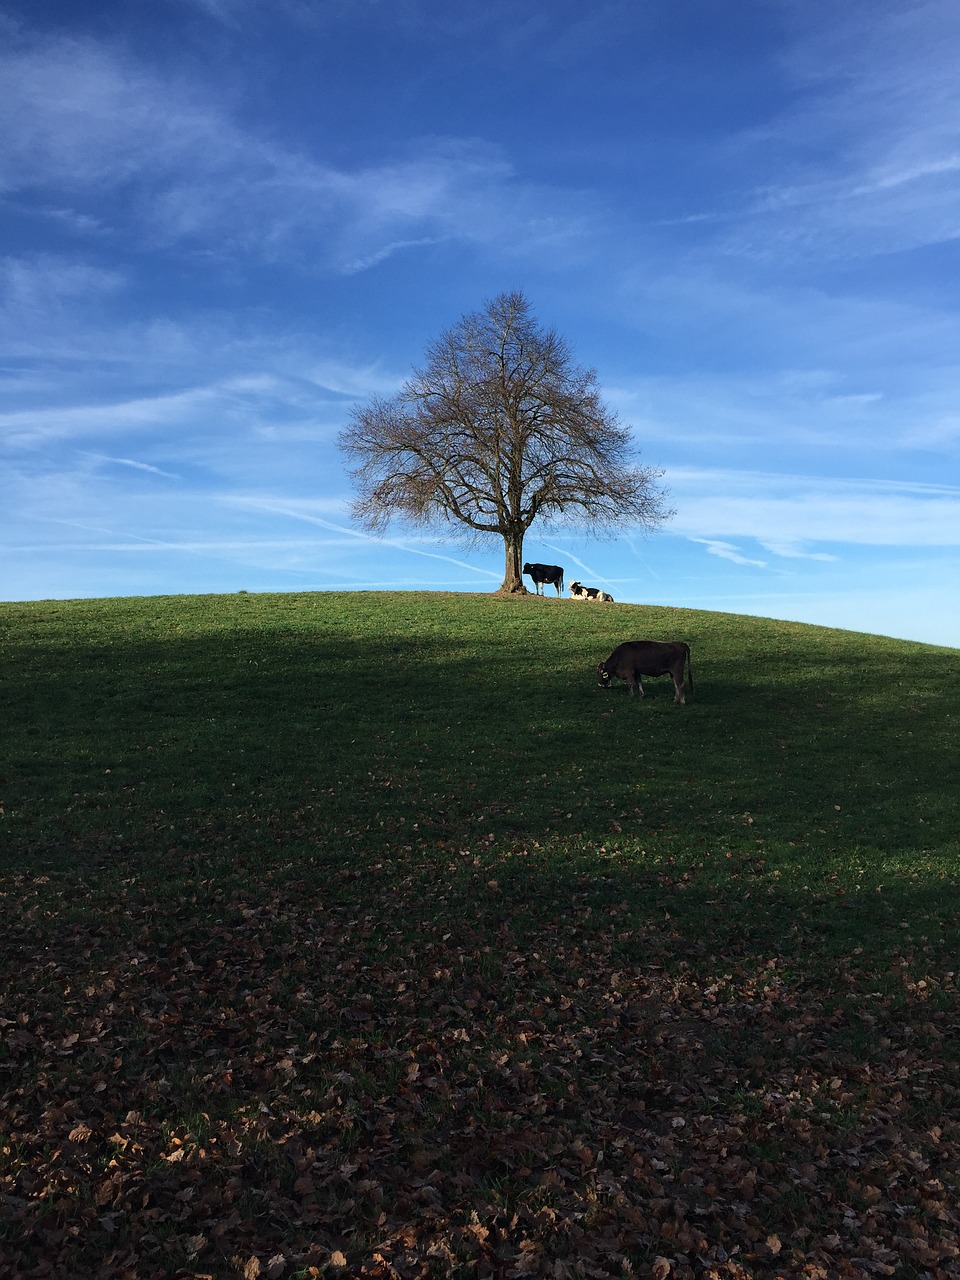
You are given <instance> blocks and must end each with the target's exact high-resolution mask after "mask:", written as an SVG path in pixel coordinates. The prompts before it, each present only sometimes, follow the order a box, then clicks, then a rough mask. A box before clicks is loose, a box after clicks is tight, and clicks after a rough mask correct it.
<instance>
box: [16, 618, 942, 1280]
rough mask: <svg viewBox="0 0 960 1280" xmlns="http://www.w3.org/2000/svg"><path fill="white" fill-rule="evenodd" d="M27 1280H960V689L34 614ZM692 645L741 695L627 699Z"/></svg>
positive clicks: (868, 674)
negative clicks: (603, 676)
mask: <svg viewBox="0 0 960 1280" xmlns="http://www.w3.org/2000/svg"><path fill="white" fill-rule="evenodd" d="M0 638H2V647H3V652H2V660H3V666H2V676H0V678H2V690H0V693H2V703H3V719H4V725H3V736H2V753H3V754H2V759H0V804H2V816H0V824H2V825H0V840H2V849H0V873H2V879H0V892H2V894H3V897H2V898H0V909H2V932H0V957H2V960H0V981H2V1006H0V1032H2V1040H0V1044H2V1047H0V1195H2V1197H3V1200H2V1204H3V1211H2V1212H0V1276H7V1275H9V1276H13V1275H21V1274H28V1273H29V1274H35V1275H37V1276H43V1275H51V1276H53V1275H71V1276H82V1275H96V1276H105V1277H111V1276H118V1277H119V1276H136V1277H138V1278H139V1277H147V1276H216V1277H220V1276H233V1275H243V1276H247V1277H256V1276H271V1277H279V1276H309V1275H320V1274H331V1275H337V1274H339V1275H360V1274H365V1275H375V1276H399V1277H408V1276H410V1277H413V1276H428V1275H437V1276H442V1275H453V1274H463V1275H471V1276H524V1275H544V1276H557V1277H565V1276H620V1275H630V1274H635V1275H639V1276H649V1275H653V1276H656V1277H658V1278H659V1280H663V1278H664V1277H666V1276H668V1275H673V1276H678V1277H699V1276H716V1277H731V1278H737V1277H775V1276H783V1277H792V1276H811V1277H814V1276H819V1277H824V1278H827V1277H833V1276H838V1275H850V1276H875V1275H895V1276H918V1277H920V1276H922V1277H927V1276H929V1277H933V1278H934V1280H939V1278H940V1277H949V1276H954V1275H956V1274H958V1270H960V1216H958V1212H957V1208H956V1206H957V1204H958V1201H960V1195H958V1187H957V1171H958V1169H960V1147H958V1136H960V1128H958V1121H960V1092H958V1089H960V1073H958V1063H957V1052H958V1051H957V1043H958V1042H957V1032H958V1030H960V1027H958V1023H960V1014H958V1007H957V992H956V983H955V979H956V972H955V970H956V968H957V961H958V940H960V927H958V926H960V894H958V884H957V881H958V872H960V867H958V853H960V846H958V832H960V787H958V785H957V782H956V779H957V778H958V777H960V743H958V733H957V729H958V717H960V654H958V653H957V652H956V651H954V650H946V649H934V648H931V647H927V646H922V645H916V644H909V643H905V642H899V641H893V640H887V639H883V638H879V637H872V636H865V635H856V634H852V633H849V632H837V631H828V630H823V629H819V628H813V627H806V626H801V625H795V624H789V623H778V622H772V621H767V620H762V619H754V618H744V617H738V616H733V615H723V614H716V613H702V612H695V611H688V610H673V609H666V608H645V607H639V606H629V605H595V604H584V603H580V602H573V601H570V600H560V601H558V600H556V599H550V598H547V599H537V598H532V597H531V598H526V599H519V600H515V599H498V598H494V597H486V596H468V595H442V594H431V593H425V594H417V593H343V594H339V593H323V594H302V595H277V596H263V595H247V594H239V595H236V596H217V597H171V598H151V599H139V600H138V599H122V600H108V601H72V602H47V603H42V604H22V605H2V606H0ZM625 639H681V640H686V641H687V642H688V643H689V644H690V646H691V650H692V659H693V674H694V679H695V682H696V692H695V694H694V696H693V697H692V698H691V697H690V696H689V694H688V703H687V705H686V706H684V707H680V706H677V705H675V704H674V702H673V700H672V687H671V686H670V683H669V680H668V679H667V678H663V679H659V680H650V681H648V682H647V690H648V696H647V697H646V698H645V699H643V700H641V699H638V698H630V697H629V696H628V694H627V692H626V689H625V687H624V686H622V685H621V686H618V687H615V688H614V689H613V690H611V691H604V690H601V689H599V688H598V687H597V684H596V680H595V667H596V663H597V662H598V661H599V660H600V659H601V658H605V657H606V656H607V655H608V654H609V652H610V651H611V650H612V649H613V648H614V647H615V645H616V644H617V643H619V642H620V641H621V640H625Z"/></svg>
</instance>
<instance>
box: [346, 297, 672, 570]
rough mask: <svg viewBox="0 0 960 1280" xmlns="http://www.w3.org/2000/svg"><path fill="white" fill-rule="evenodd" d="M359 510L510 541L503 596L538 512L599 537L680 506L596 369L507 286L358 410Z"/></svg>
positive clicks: (352, 433) (355, 470) (380, 525)
mask: <svg viewBox="0 0 960 1280" xmlns="http://www.w3.org/2000/svg"><path fill="white" fill-rule="evenodd" d="M339 444H340V448H341V450H342V451H343V453H344V455H345V457H346V459H347V461H348V465H349V466H350V474H351V476H352V478H353V480H354V483H355V485H356V491H357V496H356V498H355V500H354V503H353V508H352V510H353V515H354V516H355V518H356V519H358V520H359V521H360V522H361V523H363V524H364V525H365V526H366V527H367V528H369V529H371V530H373V531H382V530H383V529H384V528H385V527H386V526H387V524H388V523H389V521H390V519H391V518H392V517H399V518H401V519H406V520H408V521H410V522H412V523H414V524H423V525H430V524H432V525H438V524H439V525H455V526H459V527H458V529H457V532H458V533H459V534H460V535H464V536H466V537H467V538H468V540H473V539H474V538H475V537H477V536H480V535H485V534H496V535H497V536H498V537H501V538H503V541H504V548H505V552H506V568H505V571H504V577H503V584H502V586H501V587H500V591H501V592H505V593H513V592H518V593H523V592H524V591H525V588H524V585H523V580H522V573H521V571H522V567H523V538H524V534H525V533H526V532H527V530H528V529H529V528H530V526H531V524H532V523H533V522H534V520H536V519H541V520H543V521H544V522H545V523H547V524H559V523H564V524H570V523H574V524H579V525H584V526H587V527H589V528H590V529H591V530H592V531H593V532H596V533H610V532H612V531H613V530H615V529H618V528H622V527H624V526H628V525H639V526H640V527H641V528H643V529H644V530H652V529H655V528H656V527H657V526H658V525H660V524H662V523H663V522H664V521H665V520H667V519H669V518H670V516H671V515H672V514H673V512H672V511H669V510H667V508H666V507H665V505H664V503H665V494H664V491H663V490H662V489H661V488H660V487H659V485H658V484H657V481H658V480H659V478H660V476H661V475H662V474H663V473H662V472H660V471H655V470H653V469H652V468H649V467H641V466H638V465H635V463H634V462H633V448H632V441H631V436H630V433H629V431H627V430H626V429H625V428H624V427H622V426H621V425H620V423H619V421H618V419H617V416H616V414H615V413H613V412H612V411H611V410H610V409H608V408H607V407H606V406H605V405H604V404H603V403H602V401H601V399H600V395H599V392H598V388H597V375H596V373H595V371H594V370H592V369H583V368H579V367H578V366H576V365H575V364H574V363H573V359H572V356H571V353H570V349H569V347H568V346H567V344H566V342H564V341H563V339H562V338H560V337H559V336H558V335H557V333H556V332H555V331H554V330H552V329H550V330H547V329H543V328H541V327H540V326H539V325H538V324H537V322H536V320H535V318H534V316H533V314H532V313H531V310H530V305H529V303H528V302H527V300H526V298H525V297H524V295H523V294H522V293H502V294H500V295H499V296H498V297H496V298H494V299H493V300H492V301H491V302H488V303H486V305H485V306H484V307H483V309H482V310H480V311H476V312H473V313H472V314H470V315H467V316H464V317H463V319H461V320H460V322H459V323H458V324H456V325H454V326H453V328H451V329H448V330H447V331H446V332H445V333H443V334H441V336H440V337H439V338H438V339H437V341H436V342H434V343H432V344H431V345H430V346H429V347H428V348H427V352H426V364H425V365H424V366H423V368H420V369H415V370H414V372H413V375H412V377H411V378H410V379H409V380H408V381H407V382H406V383H405V384H404V386H403V387H402V388H401V390H400V391H399V393H398V394H397V395H395V396H393V397H392V398H391V399H389V400H384V399H382V398H379V397H378V398H376V399H374V400H372V401H370V403H369V404H367V405H365V406H363V407H361V408H357V409H355V410H354V411H353V414H352V417H351V421H350V424H349V425H348V426H347V427H345V428H344V430H343V431H342V432H341V433H340V438H339Z"/></svg>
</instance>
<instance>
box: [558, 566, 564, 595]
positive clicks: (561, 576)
mask: <svg viewBox="0 0 960 1280" xmlns="http://www.w3.org/2000/svg"><path fill="white" fill-rule="evenodd" d="M562 595H563V570H562V569H561V570H560V585H559V587H557V596H558V597H559V596H562Z"/></svg>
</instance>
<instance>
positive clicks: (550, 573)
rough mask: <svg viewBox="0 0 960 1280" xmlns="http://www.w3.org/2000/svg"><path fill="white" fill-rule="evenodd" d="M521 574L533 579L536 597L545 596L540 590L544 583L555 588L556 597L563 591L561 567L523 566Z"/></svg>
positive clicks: (551, 565) (543, 565) (544, 565)
mask: <svg viewBox="0 0 960 1280" xmlns="http://www.w3.org/2000/svg"><path fill="white" fill-rule="evenodd" d="M523 572H524V573H528V574H529V575H530V577H531V578H532V579H533V585H534V587H535V588H536V592H537V595H538V596H542V595H544V594H545V593H544V591H543V590H542V587H543V585H544V583H547V584H548V585H549V586H551V587H556V588H557V595H558V596H559V595H560V594H561V592H562V591H563V567H562V566H561V565H559V564H525V565H524V566H523Z"/></svg>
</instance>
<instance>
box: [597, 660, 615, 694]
mask: <svg viewBox="0 0 960 1280" xmlns="http://www.w3.org/2000/svg"><path fill="white" fill-rule="evenodd" d="M612 682H613V677H612V676H611V674H610V672H609V671H608V670H607V664H606V663H605V662H598V663H597V684H598V685H599V686H600V688H601V689H609V688H610V685H611V683H612Z"/></svg>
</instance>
